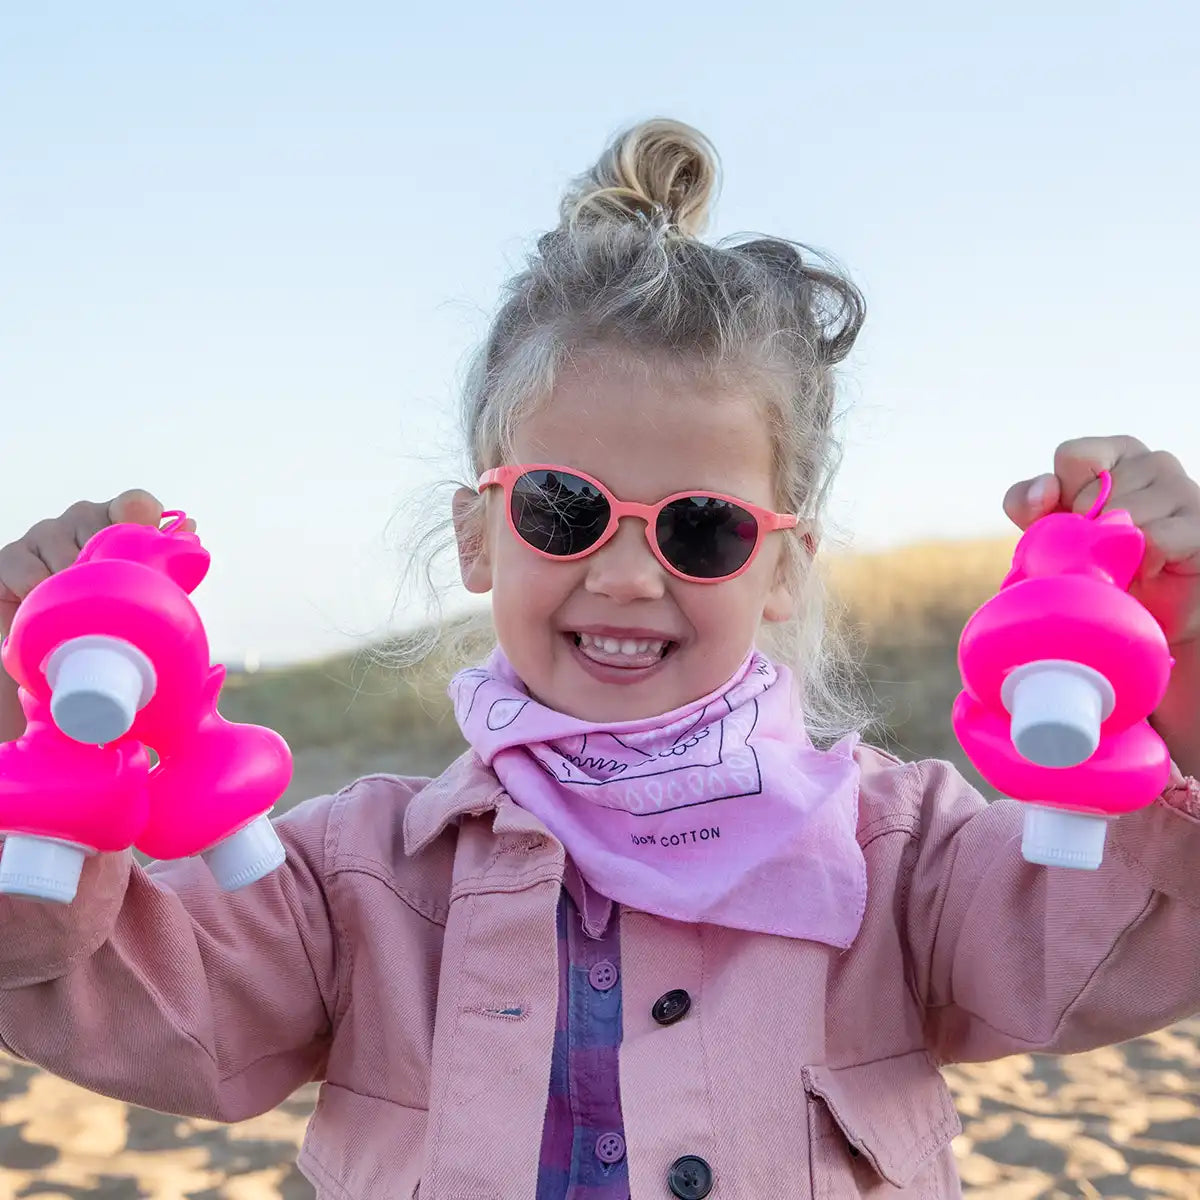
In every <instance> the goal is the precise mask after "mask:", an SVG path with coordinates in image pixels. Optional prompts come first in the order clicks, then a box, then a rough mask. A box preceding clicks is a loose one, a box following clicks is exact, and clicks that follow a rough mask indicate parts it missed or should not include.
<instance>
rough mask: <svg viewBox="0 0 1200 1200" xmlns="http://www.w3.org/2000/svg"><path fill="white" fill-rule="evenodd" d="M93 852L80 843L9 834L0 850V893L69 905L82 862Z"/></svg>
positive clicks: (77, 885) (77, 881) (76, 886)
mask: <svg viewBox="0 0 1200 1200" xmlns="http://www.w3.org/2000/svg"><path fill="white" fill-rule="evenodd" d="M93 853H95V851H93V850H92V848H91V847H90V846H84V845H82V844H80V843H79V842H66V841H60V840H59V839H58V838H45V837H36V836H34V835H33V834H27V833H10V834H9V835H8V836H7V837H6V838H5V839H4V846H3V848H2V849H0V892H2V893H4V894H5V895H8V896H32V897H33V898H34V899H36V900H55V901H57V902H58V903H59V904H70V903H71V901H72V900H74V899H75V892H76V890H77V889H78V887H79V876H80V874H81V873H82V871H83V861H84V859H85V858H87V856H88V855H89V854H93Z"/></svg>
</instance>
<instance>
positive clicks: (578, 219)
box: [559, 117, 720, 237]
mask: <svg viewBox="0 0 1200 1200" xmlns="http://www.w3.org/2000/svg"><path fill="white" fill-rule="evenodd" d="M719 176H720V158H719V156H718V155H717V152H716V150H715V149H714V148H713V145H712V143H711V142H710V141H709V140H708V139H707V138H706V137H705V136H704V134H702V133H701V132H700V131H699V130H698V129H694V128H693V127H692V126H691V125H686V124H684V123H683V122H682V121H674V120H671V119H670V118H667V117H656V118H653V119H651V120H648V121H642V122H640V123H639V124H637V125H634V126H632V127H631V128H630V129H627V130H626V131H625V132H624V133H621V134H619V135H618V136H617V137H616V138H614V139H613V140H612V141H611V142H610V143H609V144H608V146H607V147H606V148H605V149H604V152H603V153H602V154H601V155H600V158H599V159H598V161H597V162H596V164H595V166H593V167H592V168H591V169H590V170H588V171H585V172H584V173H583V174H582V175H580V176H578V177H577V178H576V179H575V180H573V181H572V183H571V185H570V187H569V188H568V190H567V193H566V195H565V196H564V197H563V200H562V204H561V206H560V209H559V212H560V217H561V221H562V224H563V225H564V226H568V227H569V226H572V225H577V224H588V223H592V222H595V221H601V220H613V219H617V220H631V219H633V220H649V221H650V222H653V221H654V220H655V218H656V217H658V216H659V215H660V214H663V215H665V218H666V220H667V221H668V222H669V223H670V224H673V225H675V226H676V227H677V228H678V229H679V231H680V232H681V233H683V234H686V235H688V236H691V237H699V236H700V234H701V233H703V232H704V230H705V228H706V227H707V225H708V218H709V213H710V209H711V207H712V203H713V201H714V200H715V198H716V195H717V192H718V191H719Z"/></svg>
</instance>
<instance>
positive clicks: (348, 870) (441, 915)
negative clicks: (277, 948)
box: [330, 855, 449, 926]
mask: <svg viewBox="0 0 1200 1200" xmlns="http://www.w3.org/2000/svg"><path fill="white" fill-rule="evenodd" d="M337 875H369V876H370V877H371V878H372V879H375V880H378V881H379V882H380V883H382V884H383V885H384V887H386V888H387V889H388V891H390V892H391V893H392V894H393V895H394V896H395V897H396V899H397V900H400V901H402V902H403V903H404V905H405V906H406V907H408V908H411V909H412V911H413V912H414V913H416V914H417V916H419V917H423V918H424V919H425V920H426V921H429V922H430V923H431V924H433V925H441V926H444V925H445V924H446V921H447V920H448V919H449V909H448V907H445V906H443V905H440V904H428V903H426V902H425V901H424V900H422V899H421V898H419V897H418V896H415V895H413V894H410V893H409V892H408V891H407V889H405V888H402V887H401V886H400V884H399V882H398V881H397V879H396V877H395V875H393V874H392V873H391V872H389V871H385V870H384V869H383V868H382V867H380V866H379V864H378V863H377V862H376V861H375V860H374V859H371V858H364V857H361V856H359V855H352V856H351V855H347V856H346V857H345V858H344V859H343V864H342V865H341V866H339V867H337V868H335V869H334V870H333V871H332V872H330V878H331V879H332V878H333V877H334V876H337Z"/></svg>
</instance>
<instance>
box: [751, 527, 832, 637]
mask: <svg viewBox="0 0 1200 1200" xmlns="http://www.w3.org/2000/svg"><path fill="white" fill-rule="evenodd" d="M802 540H803V544H804V550H803V551H802V553H804V554H806V555H807V556H808V559H809V562H810V564H811V562H812V560H813V559H814V558H815V557H816V555H817V546H818V544H819V540H818V538H817V535H816V534H814V533H806V534H804V536H803V539H802ZM789 582H790V580H789V578H788V569H787V558H786V555H783V554H781V555H780V556H779V564H778V566H777V567H776V569H775V582H774V584H773V585H772V586H771V590H770V591H769V592H768V593H767V597H766V600H765V601H764V603H763V620H764V621H790V620H791V619H792V617H794V616H795V615H796V598H795V596H793V595H792V589H791V588H790V587H789Z"/></svg>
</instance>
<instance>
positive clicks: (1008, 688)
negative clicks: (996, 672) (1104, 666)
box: [1001, 659, 1115, 767]
mask: <svg viewBox="0 0 1200 1200" xmlns="http://www.w3.org/2000/svg"><path fill="white" fill-rule="evenodd" d="M1001 699H1002V700H1003V702H1004V705H1005V707H1006V708H1007V709H1008V711H1009V713H1010V714H1011V716H1012V725H1011V736H1012V742H1013V745H1014V746H1015V747H1016V750H1017V753H1018V754H1020V755H1021V756H1022V757H1023V758H1025V759H1027V760H1028V761H1029V762H1032V763H1036V764H1037V765H1038V766H1041V767H1074V766H1078V765H1079V764H1080V763H1082V762H1086V761H1087V760H1088V759H1089V758H1091V756H1092V755H1093V754H1095V753H1096V749H1097V747H1098V746H1099V745H1100V725H1101V723H1102V722H1103V721H1104V719H1105V718H1106V717H1107V716H1108V715H1109V713H1111V712H1112V710H1113V703H1114V700H1115V694H1114V692H1113V688H1112V685H1111V684H1110V683H1109V682H1108V680H1107V679H1105V677H1104V676H1103V675H1101V674H1100V672H1099V671H1094V670H1093V669H1092V668H1091V667H1085V666H1084V665H1083V664H1082V663H1075V662H1065V661H1058V660H1050V659H1047V660H1043V661H1040V662H1032V663H1026V664H1025V665H1023V666H1020V667H1017V668H1016V669H1015V670H1014V671H1012V672H1011V673H1010V674H1009V676H1008V678H1007V679H1006V680H1005V681H1004V686H1003V688H1002V690H1001Z"/></svg>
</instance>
